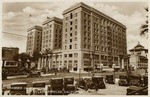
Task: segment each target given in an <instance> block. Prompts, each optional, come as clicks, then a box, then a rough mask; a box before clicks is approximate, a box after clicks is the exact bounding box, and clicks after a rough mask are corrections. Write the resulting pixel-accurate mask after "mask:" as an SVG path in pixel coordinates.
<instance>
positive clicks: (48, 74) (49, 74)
mask: <svg viewBox="0 0 150 97" xmlns="http://www.w3.org/2000/svg"><path fill="white" fill-rule="evenodd" d="M51 75H55V74H54V73H47V74H43V73H41V76H51Z"/></svg>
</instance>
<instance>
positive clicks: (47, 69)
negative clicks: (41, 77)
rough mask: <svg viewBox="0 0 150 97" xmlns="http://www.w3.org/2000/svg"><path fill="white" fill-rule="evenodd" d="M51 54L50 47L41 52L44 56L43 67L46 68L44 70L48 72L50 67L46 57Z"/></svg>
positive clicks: (49, 56)
mask: <svg viewBox="0 0 150 97" xmlns="http://www.w3.org/2000/svg"><path fill="white" fill-rule="evenodd" d="M52 56H53V50H51V49H46V50H45V51H44V53H43V57H45V58H46V66H45V67H44V68H45V69H46V72H48V71H49V69H50V68H49V62H48V59H49V58H50V59H51V58H52Z"/></svg>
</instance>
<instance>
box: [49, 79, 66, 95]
mask: <svg viewBox="0 0 150 97" xmlns="http://www.w3.org/2000/svg"><path fill="white" fill-rule="evenodd" d="M63 89H64V88H63V78H51V79H50V86H48V95H63V94H64V90H63Z"/></svg>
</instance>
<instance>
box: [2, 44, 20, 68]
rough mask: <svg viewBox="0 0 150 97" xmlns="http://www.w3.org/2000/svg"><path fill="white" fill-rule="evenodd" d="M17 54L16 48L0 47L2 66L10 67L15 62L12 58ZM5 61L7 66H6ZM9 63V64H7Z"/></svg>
mask: <svg viewBox="0 0 150 97" xmlns="http://www.w3.org/2000/svg"><path fill="white" fill-rule="evenodd" d="M18 54H19V48H17V47H2V62H3V63H2V65H3V66H12V65H14V64H11V63H13V62H14V61H15V59H14V57H15V56H16V55H18ZM6 61H7V64H6ZM9 63H10V64H9Z"/></svg>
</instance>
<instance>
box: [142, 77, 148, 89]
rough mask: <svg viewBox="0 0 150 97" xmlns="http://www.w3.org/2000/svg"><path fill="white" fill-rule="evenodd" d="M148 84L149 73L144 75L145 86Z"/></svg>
mask: <svg viewBox="0 0 150 97" xmlns="http://www.w3.org/2000/svg"><path fill="white" fill-rule="evenodd" d="M147 85H148V76H147V75H144V76H143V86H144V87H145V86H147Z"/></svg>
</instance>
